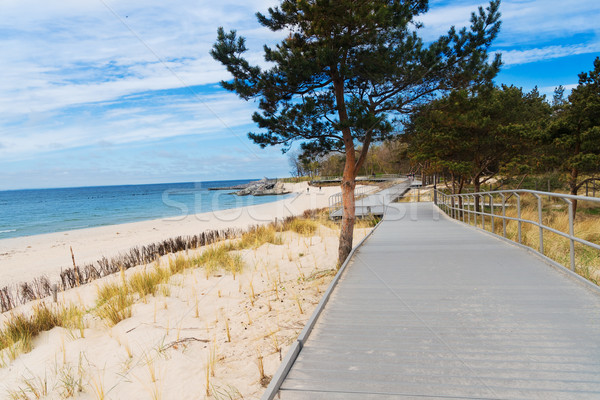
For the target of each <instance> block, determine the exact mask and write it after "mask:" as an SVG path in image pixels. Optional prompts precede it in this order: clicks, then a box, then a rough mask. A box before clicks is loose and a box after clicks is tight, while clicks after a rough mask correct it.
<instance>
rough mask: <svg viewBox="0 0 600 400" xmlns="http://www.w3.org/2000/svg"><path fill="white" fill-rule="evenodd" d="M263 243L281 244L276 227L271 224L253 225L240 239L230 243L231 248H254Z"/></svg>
mask: <svg viewBox="0 0 600 400" xmlns="http://www.w3.org/2000/svg"><path fill="white" fill-rule="evenodd" d="M265 243H271V244H281V243H282V240H281V238H280V237H279V236H278V235H277V229H275V226H274V225H272V224H269V225H259V226H254V227H252V228H250V230H248V232H246V233H244V234H243V235H242V237H241V239H240V240H239V241H238V242H236V243H235V244H234V245H232V250H241V249H256V248H258V247H260V246H262V245H263V244H265Z"/></svg>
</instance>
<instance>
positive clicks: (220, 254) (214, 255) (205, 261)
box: [197, 245, 244, 279]
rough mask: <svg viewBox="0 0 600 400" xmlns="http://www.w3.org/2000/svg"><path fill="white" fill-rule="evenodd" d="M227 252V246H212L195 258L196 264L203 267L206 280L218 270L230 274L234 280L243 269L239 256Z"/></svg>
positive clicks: (228, 248)
mask: <svg viewBox="0 0 600 400" xmlns="http://www.w3.org/2000/svg"><path fill="white" fill-rule="evenodd" d="M229 250H230V247H229V246H227V245H221V246H213V247H210V248H208V249H206V250H204V252H203V253H202V254H201V255H200V257H198V258H197V262H198V264H201V265H203V266H204V269H205V271H206V276H207V278H208V277H209V276H210V275H211V274H213V273H215V272H217V271H219V270H224V271H227V272H230V273H232V274H233V276H234V279H235V275H236V274H237V273H239V272H240V271H241V270H242V269H243V267H244V262H243V260H242V257H241V256H240V255H239V254H231V253H230V252H229Z"/></svg>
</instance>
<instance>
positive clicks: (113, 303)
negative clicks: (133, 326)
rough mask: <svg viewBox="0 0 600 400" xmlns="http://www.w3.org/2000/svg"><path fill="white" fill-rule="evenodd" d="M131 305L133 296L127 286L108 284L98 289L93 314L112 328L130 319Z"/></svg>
mask: <svg viewBox="0 0 600 400" xmlns="http://www.w3.org/2000/svg"><path fill="white" fill-rule="evenodd" d="M132 304H133V296H132V294H131V292H130V289H129V285H127V284H119V283H116V282H115V283H109V284H106V285H104V286H102V287H101V288H99V289H98V298H97V300H96V310H95V312H96V315H98V316H99V317H100V318H102V319H104V320H105V321H107V322H108V323H109V325H110V326H113V325H116V324H118V323H119V322H121V321H122V320H124V319H126V318H129V317H131V306H132Z"/></svg>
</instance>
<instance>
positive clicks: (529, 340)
mask: <svg viewBox="0 0 600 400" xmlns="http://www.w3.org/2000/svg"><path fill="white" fill-rule="evenodd" d="M395 207H396V208H395V209H394V211H395V212H394V213H388V214H387V215H386V217H385V218H384V221H383V222H382V223H381V224H380V226H379V227H378V228H377V230H376V231H375V232H374V233H373V235H372V236H371V237H369V239H368V240H367V241H366V242H365V244H364V245H363V246H361V247H360V248H359V249H358V251H357V252H356V253H355V254H354V256H353V259H352V261H351V262H350V263H349V264H348V267H347V269H346V270H345V272H344V274H343V275H342V277H341V279H340V281H339V283H338V285H337V286H336V288H335V289H334V291H333V293H332V296H331V298H330V300H329V302H328V303H327V305H326V307H325V309H324V310H323V312H322V313H321V315H320V317H319V318H318V320H317V323H316V325H315V327H314V329H313V331H312V332H311V333H310V335H309V337H308V339H307V340H306V342H305V343H304V345H303V346H302V348H301V350H300V353H299V355H298V357H297V359H296V360H295V362H294V363H293V365H292V367H291V370H290V371H289V373H288V374H287V376H286V378H285V380H284V381H283V383H282V385H281V389H280V391H279V397H277V396H276V397H275V398H281V399H282V400H304V399H311V400H318V399H349V400H354V399H357V400H358V399H376V400H380V399H402V398H415V399H600V295H599V292H598V291H596V290H595V289H592V288H590V287H589V286H587V285H585V284H582V283H581V282H580V281H578V280H577V279H575V278H573V277H572V276H570V275H569V273H568V272H563V271H560V270H558V269H556V268H554V267H551V266H550V265H548V264H546V263H544V262H543V261H541V260H540V259H538V258H536V257H535V256H533V255H531V254H530V253H528V252H527V251H525V250H523V249H520V248H518V247H516V246H513V245H510V244H508V243H506V242H504V241H502V240H499V239H497V238H494V237H491V236H489V235H486V234H484V233H481V232H479V231H476V230H474V229H472V228H470V227H467V226H465V225H461V224H460V223H458V222H456V221H452V220H450V219H448V218H447V217H445V216H443V215H440V214H438V213H437V211H436V209H435V208H434V206H433V205H432V204H431V203H407V204H397V205H396V206H395Z"/></svg>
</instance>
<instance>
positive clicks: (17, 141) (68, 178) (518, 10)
mask: <svg viewBox="0 0 600 400" xmlns="http://www.w3.org/2000/svg"><path fill="white" fill-rule="evenodd" d="M276 4H277V1H276V0H245V1H240V0H221V1H218V2H213V1H210V2H209V1H208V0H170V1H164V0H160V1H159V0H127V1H125V0H60V1H47V0H2V1H1V2H0V54H2V56H1V57H0V190H11V189H21V188H46V187H74V186H95V185H118V184H140V183H162V182H198V181H210V180H225V179H244V178H262V177H263V176H268V177H275V176H279V177H281V176H288V175H289V169H290V168H289V166H288V161H287V156H286V155H283V154H282V153H281V149H278V148H267V149H261V148H260V147H259V146H257V145H255V144H253V143H252V142H251V141H250V140H249V139H248V138H247V136H246V135H247V133H248V132H250V131H256V130H257V129H256V127H255V126H254V125H253V124H252V121H251V115H252V112H253V111H254V110H255V108H256V104H255V103H254V102H245V101H243V100H241V99H239V98H238V97H236V96H235V95H234V94H232V93H229V92H227V91H225V90H223V89H222V88H220V86H219V84H218V82H219V81H220V80H223V79H225V80H226V79H228V78H229V77H228V74H227V72H226V71H225V69H224V67H222V66H221V65H220V64H219V63H218V62H216V61H214V60H213V59H212V58H211V56H210V55H209V51H210V49H211V47H212V45H213V43H214V41H215V38H216V30H217V27H219V26H223V27H224V28H225V29H226V30H229V29H236V30H237V31H238V32H239V33H240V34H241V35H242V36H245V37H246V38H247V45H248V47H249V49H250V51H249V53H248V58H249V59H250V60H251V61H252V62H254V63H260V62H261V56H262V52H261V51H262V45H263V44H264V43H271V44H273V43H275V42H276V41H277V40H280V39H281V37H280V36H279V34H277V33H273V32H271V31H269V30H267V29H265V28H262V27H261V26H260V25H259V24H258V22H257V21H256V17H255V13H256V11H261V12H266V10H267V9H268V7H269V6H273V5H276ZM479 5H486V3H485V2H481V1H476V0H454V1H448V0H444V1H440V0H434V1H430V11H429V12H428V13H426V14H423V15H421V16H419V18H418V19H419V20H420V21H422V22H423V23H424V26H425V27H424V29H423V30H422V32H421V35H422V37H423V38H424V39H425V40H433V39H435V38H436V37H437V36H439V35H440V34H443V33H445V32H446V31H447V30H448V28H449V27H450V26H451V25H455V26H456V27H462V26H466V25H468V22H469V18H470V13H471V12H472V11H474V10H476V9H477V7H478V6H479ZM501 12H502V29H501V33H500V35H499V37H498V38H497V40H496V41H495V43H494V45H493V46H492V49H491V52H492V53H495V52H499V53H501V54H502V59H503V62H504V65H503V67H502V71H501V72H500V74H499V75H498V77H497V78H496V83H498V84H501V83H504V84H514V85H516V86H520V87H523V88H524V89H525V90H530V89H532V88H533V87H534V86H538V87H539V90H540V91H541V92H542V93H545V94H547V95H549V96H551V95H552V92H553V90H554V88H555V87H556V86H558V85H563V86H565V87H566V88H567V89H571V88H573V87H575V86H576V84H577V79H578V78H577V74H579V73H580V72H583V71H589V70H591V69H592V63H593V60H594V58H595V57H597V56H599V55H600V24H598V20H600V2H598V1H597V0H577V1H564V0H504V1H503V2H502V5H501Z"/></svg>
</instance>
